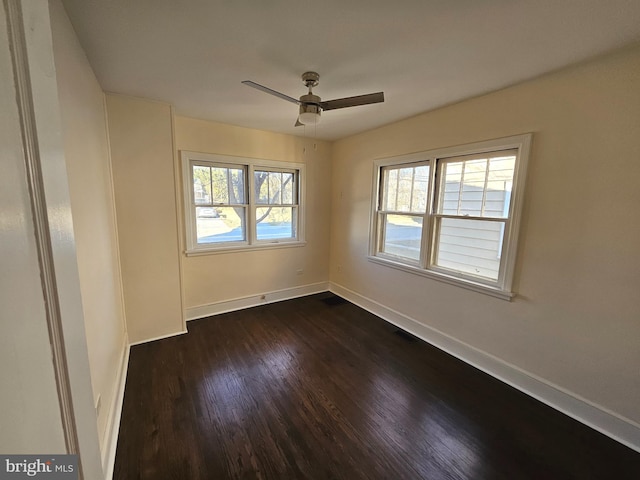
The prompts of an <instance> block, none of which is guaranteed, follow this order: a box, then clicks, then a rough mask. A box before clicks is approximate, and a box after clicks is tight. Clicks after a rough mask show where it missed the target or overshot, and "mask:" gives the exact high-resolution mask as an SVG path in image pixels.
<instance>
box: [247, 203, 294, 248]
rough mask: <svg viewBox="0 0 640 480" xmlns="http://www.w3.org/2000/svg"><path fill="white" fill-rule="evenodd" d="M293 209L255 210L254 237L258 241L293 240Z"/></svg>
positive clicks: (268, 208) (267, 208)
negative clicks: (255, 236)
mask: <svg viewBox="0 0 640 480" xmlns="http://www.w3.org/2000/svg"><path fill="white" fill-rule="evenodd" d="M293 218H294V207H258V208H256V235H257V238H258V240H271V239H279V238H295V237H296V224H295V221H293Z"/></svg>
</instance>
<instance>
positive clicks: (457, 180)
mask: <svg viewBox="0 0 640 480" xmlns="http://www.w3.org/2000/svg"><path fill="white" fill-rule="evenodd" d="M515 160H516V157H515V155H505V156H501V157H489V158H480V159H478V158H475V159H472V160H459V161H446V162H443V164H442V182H443V184H442V186H441V194H440V202H439V205H438V213H442V214H444V215H469V216H476V217H492V218H507V217H508V214H509V202H510V200H511V187H512V183H513V174H514V168H515Z"/></svg>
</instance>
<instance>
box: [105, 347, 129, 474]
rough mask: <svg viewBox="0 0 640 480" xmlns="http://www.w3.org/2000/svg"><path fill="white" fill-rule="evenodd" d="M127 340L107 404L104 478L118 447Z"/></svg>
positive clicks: (125, 380)
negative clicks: (111, 394) (110, 398)
mask: <svg viewBox="0 0 640 480" xmlns="http://www.w3.org/2000/svg"><path fill="white" fill-rule="evenodd" d="M129 351H130V347H129V342H128V340H126V338H125V344H124V351H123V354H122V359H121V360H120V368H119V369H118V377H117V379H116V391H115V393H114V395H113V399H112V401H111V405H109V416H108V417H107V427H106V429H105V434H104V435H105V436H104V439H103V440H104V441H103V442H102V445H103V449H102V471H103V472H105V479H106V480H111V479H112V478H113V467H114V465H115V462H116V449H117V447H118V433H119V431H120V418H121V416H122V404H123V401H124V387H125V385H126V383H127V369H128V367H129Z"/></svg>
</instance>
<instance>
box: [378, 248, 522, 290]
mask: <svg viewBox="0 0 640 480" xmlns="http://www.w3.org/2000/svg"><path fill="white" fill-rule="evenodd" d="M367 258H368V259H369V261H370V262H373V263H377V264H379V265H384V266H386V267H391V268H395V269H398V270H402V271H404V272H407V273H412V274H414V275H420V276H421V277H427V278H431V279H433V280H437V281H439V282H444V283H448V284H450V285H455V286H457V287H461V288H465V289H467V290H472V291H474V292H478V293H483V294H485V295H490V296H492V297H496V298H499V299H501V300H506V301H511V299H512V298H513V297H515V296H516V294H515V293H513V292H509V291H506V290H500V289H499V288H497V287H493V286H490V285H484V284H482V283H479V282H473V281H470V280H463V279H460V278H456V277H453V276H450V275H446V274H444V273H440V272H436V271H433V270H425V269H424V268H421V267H416V266H412V265H407V264H404V263H400V262H395V261H393V260H390V259H387V258H381V257H374V256H368V257H367Z"/></svg>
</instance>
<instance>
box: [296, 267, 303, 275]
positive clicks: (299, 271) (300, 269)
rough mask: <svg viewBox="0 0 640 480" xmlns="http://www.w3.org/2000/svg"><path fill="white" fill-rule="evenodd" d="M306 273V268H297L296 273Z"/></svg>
mask: <svg viewBox="0 0 640 480" xmlns="http://www.w3.org/2000/svg"><path fill="white" fill-rule="evenodd" d="M303 273H304V269H302V268H299V269H298V270H296V275H302V274H303Z"/></svg>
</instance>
